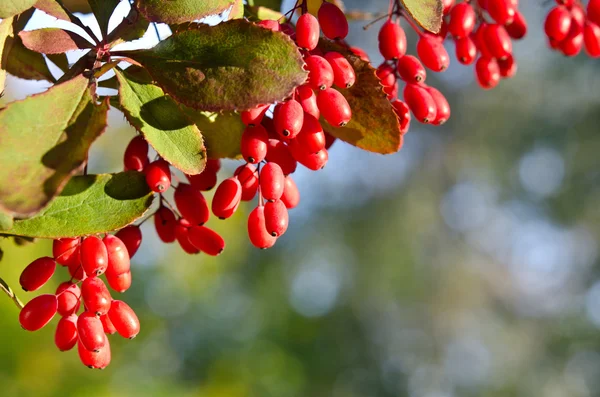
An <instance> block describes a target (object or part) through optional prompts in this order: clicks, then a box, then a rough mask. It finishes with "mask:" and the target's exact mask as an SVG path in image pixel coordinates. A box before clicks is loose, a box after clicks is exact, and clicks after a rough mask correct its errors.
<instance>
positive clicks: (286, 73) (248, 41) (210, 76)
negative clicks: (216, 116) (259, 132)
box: [127, 19, 307, 111]
mask: <svg viewBox="0 0 600 397" xmlns="http://www.w3.org/2000/svg"><path fill="white" fill-rule="evenodd" d="M127 55H128V56H129V57H131V58H133V59H134V60H136V61H138V62H140V63H141V64H142V65H143V66H144V67H145V68H146V69H148V72H150V75H152V77H153V78H154V80H155V81H156V82H157V83H158V85H160V86H161V87H162V89H163V90H164V91H165V92H166V93H168V94H169V95H171V96H172V97H173V98H174V99H175V100H176V101H177V102H180V103H183V104H185V105H187V106H190V107H193V108H195V109H201V110H209V111H217V110H235V109H249V108H251V107H253V106H256V105H258V104H261V103H272V102H275V101H279V100H282V99H284V98H285V97H287V96H289V95H291V94H292V92H293V90H294V89H295V88H296V87H297V86H299V85H301V84H303V83H304V81H305V80H306V75H307V73H306V71H304V69H303V68H302V66H303V64H304V62H303V61H302V57H301V55H300V52H299V51H298V47H296V45H295V44H294V42H293V41H292V40H291V39H290V38H289V37H288V36H287V35H286V34H284V33H281V32H273V31H271V30H268V29H264V28H261V27H259V26H256V25H254V24H253V23H250V22H248V21H245V20H242V19H235V20H232V21H227V22H223V23H220V24H218V25H216V26H208V25H199V24H194V25H192V26H190V28H189V30H183V31H179V32H177V33H175V34H173V35H172V36H170V37H169V38H167V39H166V40H163V41H162V42H160V43H159V44H158V45H157V46H156V47H154V48H152V49H149V50H139V51H130V52H127Z"/></svg>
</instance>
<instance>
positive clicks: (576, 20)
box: [569, 4, 587, 30]
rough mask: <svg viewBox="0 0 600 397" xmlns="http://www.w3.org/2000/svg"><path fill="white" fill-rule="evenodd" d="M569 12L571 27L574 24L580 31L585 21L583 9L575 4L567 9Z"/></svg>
mask: <svg viewBox="0 0 600 397" xmlns="http://www.w3.org/2000/svg"><path fill="white" fill-rule="evenodd" d="M569 11H570V12H571V25H573V24H575V25H577V26H578V27H579V29H580V30H583V26H584V25H585V21H586V19H587V17H586V15H585V11H583V8H581V7H580V6H579V5H578V4H577V5H573V6H572V7H569Z"/></svg>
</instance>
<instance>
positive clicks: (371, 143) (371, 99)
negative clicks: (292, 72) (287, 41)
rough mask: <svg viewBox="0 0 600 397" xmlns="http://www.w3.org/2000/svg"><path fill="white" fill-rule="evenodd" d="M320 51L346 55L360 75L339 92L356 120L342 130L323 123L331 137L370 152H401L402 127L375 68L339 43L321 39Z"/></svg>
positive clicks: (323, 121)
mask: <svg viewBox="0 0 600 397" xmlns="http://www.w3.org/2000/svg"><path fill="white" fill-rule="evenodd" d="M319 48H320V49H321V50H323V51H324V52H327V51H337V52H339V53H340V54H342V55H344V57H346V59H348V61H349V62H350V64H351V65H352V66H353V67H354V71H355V73H356V83H355V84H354V85H353V86H352V87H350V88H349V89H338V91H340V92H341V93H342V94H344V97H346V100H347V101H348V103H349V104H350V108H351V109H352V119H351V120H350V122H349V123H348V124H347V125H346V126H345V127H341V128H339V127H333V126H331V125H330V124H328V123H327V122H326V121H325V120H321V123H322V124H323V128H325V130H326V131H327V132H329V133H330V134H331V135H333V136H335V137H337V138H339V139H341V140H343V141H345V142H348V143H350V144H351V145H354V146H356V147H358V148H361V149H364V150H367V151H369V152H375V153H381V154H388V153H395V152H397V151H398V150H399V149H400V145H401V142H402V141H401V137H400V125H399V123H398V118H397V117H396V113H394V110H393V108H392V105H391V103H390V101H388V100H387V98H386V96H385V94H384V92H383V90H382V87H381V84H380V82H379V79H378V78H377V76H376V75H375V69H373V68H372V67H371V65H369V63H367V62H365V61H363V60H362V59H360V58H359V57H357V56H356V55H354V54H353V53H352V52H351V51H350V50H348V49H346V48H345V47H343V46H341V45H339V44H335V43H333V42H331V41H328V40H321V41H320V42H319ZM336 89H337V88H336Z"/></svg>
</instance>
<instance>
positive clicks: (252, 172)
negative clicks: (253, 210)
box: [233, 139, 283, 201]
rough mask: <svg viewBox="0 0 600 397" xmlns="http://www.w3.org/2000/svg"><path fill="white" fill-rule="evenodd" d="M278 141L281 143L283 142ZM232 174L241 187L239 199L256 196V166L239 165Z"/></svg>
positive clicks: (247, 199) (243, 199) (246, 199)
mask: <svg viewBox="0 0 600 397" xmlns="http://www.w3.org/2000/svg"><path fill="white" fill-rule="evenodd" d="M270 141H273V139H269V142H270ZM276 142H279V141H276ZM279 143H281V144H283V142H279ZM267 156H268V154H267ZM267 161H268V160H267ZM233 175H234V176H235V177H236V178H237V179H238V181H240V185H241V187H242V197H241V200H242V201H250V200H252V199H253V198H254V196H256V192H257V191H258V173H257V172H256V167H254V166H253V165H252V164H244V165H240V166H239V167H238V168H237V169H236V170H235V172H234V173H233Z"/></svg>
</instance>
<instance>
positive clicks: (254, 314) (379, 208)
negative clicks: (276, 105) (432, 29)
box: [0, 0, 600, 397]
mask: <svg viewBox="0 0 600 397" xmlns="http://www.w3.org/2000/svg"><path fill="white" fill-rule="evenodd" d="M122 6H123V7H121V6H120V9H121V10H120V12H121V13H123V12H125V11H126V10H127V4H124V5H123V4H122ZM346 6H347V8H349V9H362V10H366V11H371V12H379V11H381V10H384V9H385V7H386V2H385V1H383V0H378V1H370V2H363V1H359V0H352V1H350V0H347V1H346ZM521 7H522V9H523V12H524V13H525V15H526V17H527V19H528V21H529V26H530V31H529V34H528V36H527V37H526V39H525V40H524V41H522V42H518V43H516V46H515V53H516V59H517V60H518V62H519V66H520V70H519V72H518V74H517V76H516V77H515V78H514V79H512V80H508V81H503V82H502V83H501V84H500V86H499V87H498V88H497V89H495V90H493V91H492V92H484V91H482V90H481V89H479V88H478V86H477V84H476V83H474V79H473V70H472V67H464V66H462V65H459V64H458V62H456V61H455V60H454V61H453V62H452V64H451V67H450V69H449V70H448V71H447V72H445V73H443V74H438V75H434V74H433V73H430V74H429V77H428V79H429V81H430V82H432V84H433V85H435V86H437V87H438V88H440V90H441V91H442V92H444V93H445V94H446V95H447V97H448V99H449V101H450V104H451V105H452V112H453V115H452V118H451V119H450V121H449V122H448V123H447V124H445V125H444V126H442V127H426V126H422V125H418V124H417V123H414V124H413V126H412V128H411V130H410V132H409V133H408V134H407V135H406V139H405V144H404V147H403V148H402V150H401V151H400V152H399V153H398V154H395V155H390V156H381V155H376V154H370V153H366V152H362V151H360V150H358V149H356V148H354V147H351V146H349V145H346V144H344V143H342V142H337V143H336V144H335V145H334V146H333V148H332V149H331V152H330V160H329V163H328V165H327V167H326V168H325V169H324V170H323V171H320V172H316V173H313V172H309V171H307V170H305V169H301V170H299V171H298V172H297V173H296V175H295V178H296V180H297V182H298V185H299V187H300V190H301V195H302V200H301V205H300V207H299V208H298V209H295V210H293V211H292V212H291V224H290V229H289V231H288V233H287V234H286V235H285V237H283V238H282V239H281V240H280V241H279V242H278V244H277V245H276V247H275V248H273V249H271V250H268V251H259V250H256V249H253V248H252V247H251V246H250V244H249V242H248V240H247V237H246V226H245V225H246V218H247V215H248V213H249V211H250V210H251V209H252V206H249V205H243V206H242V207H241V208H240V210H239V211H238V213H237V214H236V215H235V216H234V217H233V218H232V219H230V220H228V221H227V222H223V221H219V220H216V219H213V220H211V221H210V223H209V225H210V226H211V227H215V228H216V229H217V230H218V231H220V232H221V233H222V234H223V236H224V237H225V238H226V240H227V249H226V250H225V252H224V253H223V254H222V255H221V256H219V257H217V258H210V257H207V256H205V255H198V256H187V255H185V254H184V253H183V252H182V251H181V250H180V249H179V247H178V246H175V245H165V244H162V243H160V242H159V241H158V238H157V237H156V234H155V232H154V230H153V225H152V224H151V222H148V223H147V224H144V226H143V230H144V241H143V244H142V248H141V250H140V251H139V253H138V254H137V255H136V256H135V257H134V258H133V279H134V283H133V286H132V288H131V289H130V290H129V291H127V292H126V293H125V294H123V296H122V297H121V296H120V297H119V298H121V299H124V300H126V301H127V302H128V303H129V304H130V305H131V306H132V307H133V308H134V309H135V310H136V312H137V314H138V316H139V318H140V320H141V322H142V332H141V333H140V335H139V336H138V337H137V338H136V339H135V340H133V341H129V340H123V339H120V338H119V337H118V336H117V337H112V338H111V344H112V351H113V360H112V364H111V365H110V366H109V367H108V368H107V369H106V370H104V371H96V370H89V369H87V368H85V367H84V366H82V365H81V364H80V363H79V360H78V357H77V353H76V352H75V351H71V352H68V353H60V352H58V351H57V349H56V348H55V347H54V344H53V333H54V328H55V322H56V320H54V321H53V323H51V324H50V325H49V326H47V327H46V328H45V329H43V330H41V331H39V332H36V333H28V332H26V331H24V330H22V329H21V328H20V326H19V323H18V310H17V309H16V307H15V306H14V304H13V302H11V301H10V300H9V299H8V298H6V297H5V296H4V295H0V396H2V397H5V396H6V397H15V396H18V397H21V396H36V397H37V396H39V397H42V396H61V397H63V396H199V397H243V396H252V397H271V396H272V397H296V396H302V397H304V396H305V397H329V396H331V397H359V396H360V397H367V396H368V397H392V396H411V397H470V396H482V397H483V396H485V397H487V396H489V397H504V396H536V397H537V396H544V397H546V396H547V397H563V396H565V397H566V396H569V397H571V396H573V397H592V396H600V260H599V256H598V242H599V239H600V127H599V126H600V111H599V109H600V75H599V74H598V70H599V69H598V61H594V60H590V59H588V58H587V57H586V56H585V55H582V56H579V57H577V58H575V59H566V58H564V57H562V56H560V55H558V54H557V53H553V52H551V51H550V50H549V49H548V48H547V46H546V44H545V42H544V37H543V30H542V26H543V25H542V23H543V18H544V16H545V13H546V12H547V11H548V7H549V6H546V5H543V4H542V2H541V1H527V2H525V1H522V2H521ZM121 15H122V14H121ZM82 18H83V19H84V20H85V21H86V23H88V24H90V25H92V24H93V23H94V22H93V20H91V19H90V18H89V17H86V16H82ZM115 18H116V19H117V20H116V22H118V19H119V18H118V17H115ZM113 22H115V21H113ZM47 24H53V26H59V25H60V23H57V22H56V21H53V20H52V19H51V18H50V19H49V18H48V17H47V16H44V15H42V14H41V13H39V12H38V14H36V16H35V17H34V19H33V20H32V21H31V22H30V25H29V26H28V29H32V28H35V27H37V26H41V25H47ZM364 24H365V22H353V23H352V24H351V32H350V35H349V38H348V41H349V42H350V43H351V44H352V45H358V46H362V47H363V48H365V49H367V50H368V52H369V54H370V56H371V58H372V60H373V62H374V64H376V65H377V64H379V63H380V62H381V60H382V59H381V57H380V56H379V54H378V53H377V30H378V26H379V25H376V26H374V27H373V28H372V29H370V30H368V31H366V32H365V31H363V29H362V26H363V25H364ZM94 28H95V27H94ZM161 34H164V35H166V34H168V33H167V32H166V30H165V29H162V28H161ZM409 40H410V45H409V51H411V52H413V53H414V51H415V43H416V41H415V37H414V35H412V36H410V39H409ZM155 42H156V36H155V33H154V31H153V30H152V29H151V30H150V31H149V32H148V34H147V35H146V36H145V38H144V39H142V40H141V41H140V42H138V43H137V44H136V45H138V46H152V45H154V43H155ZM448 49H449V51H450V52H453V44H452V43H449V44H448ZM75 58H76V54H73V57H72V58H71V59H75ZM47 87H48V84H47V83H40V82H33V83H32V82H28V81H25V80H19V79H15V78H11V79H9V80H8V87H7V91H6V95H5V97H4V98H2V101H3V103H6V102H7V101H10V100H14V99H18V98H23V97H25V96H26V95H29V94H31V93H33V92H40V91H43V90H44V89H46V88H47ZM110 123H111V127H110V129H109V130H108V131H107V132H106V133H105V134H104V135H103V136H102V137H101V138H100V139H99V142H98V143H97V144H96V145H95V146H94V148H93V150H92V152H91V155H90V156H91V158H90V172H116V171H119V170H120V167H121V159H122V154H123V150H124V147H125V145H126V143H127V141H128V140H129V139H130V138H131V137H132V136H133V134H134V131H133V130H132V128H131V127H129V126H128V125H127V124H126V123H125V121H124V118H123V116H122V114H120V113H119V112H118V111H116V110H114V109H113V110H112V111H111V114H110ZM40 133H43V131H40ZM238 164H239V162H236V161H227V162H225V163H224V167H223V170H222V171H221V176H222V177H223V178H225V177H228V176H229V175H230V174H231V173H232V171H233V169H234V168H235V167H236V166H237V165H238ZM0 248H1V249H2V250H3V251H4V258H3V259H2V261H1V262H0V277H2V278H3V279H5V280H6V281H7V282H8V283H9V284H10V285H11V286H13V288H14V287H18V277H19V274H20V272H21V270H22V269H23V268H24V267H25V266H26V265H27V264H28V263H29V262H30V261H32V260H33V259H35V258H37V257H39V256H43V255H48V254H49V253H50V244H49V242H48V241H39V242H36V243H34V244H30V245H27V246H23V247H19V246H16V245H14V243H13V242H12V240H0ZM64 270H65V269H62V268H61V269H60V270H59V274H58V275H57V276H55V279H54V280H53V282H51V283H50V284H49V285H48V286H46V287H45V288H44V289H43V290H42V292H53V291H54V289H55V288H56V285H57V284H58V283H59V282H60V281H61V280H62V279H65V278H66V277H67V276H66V272H65V271H64ZM63 273H64V274H63ZM15 289H16V288H15ZM19 296H20V297H21V298H22V299H23V300H25V301H27V300H29V299H31V297H32V296H33V295H32V294H26V293H24V292H22V291H21V293H19Z"/></svg>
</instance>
